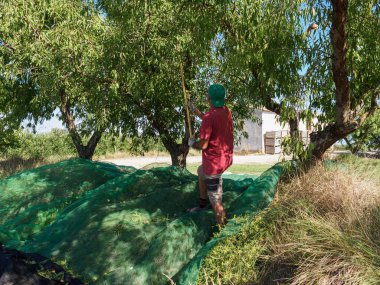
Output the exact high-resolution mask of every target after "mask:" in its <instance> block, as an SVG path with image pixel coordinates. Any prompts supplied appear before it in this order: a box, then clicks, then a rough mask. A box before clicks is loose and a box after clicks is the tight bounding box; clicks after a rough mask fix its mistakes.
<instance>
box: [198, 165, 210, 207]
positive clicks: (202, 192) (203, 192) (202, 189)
mask: <svg viewBox="0 0 380 285" xmlns="http://www.w3.org/2000/svg"><path fill="white" fill-rule="evenodd" d="M201 169H202V165H201V166H199V167H198V171H197V172H198V185H199V198H201V199H205V200H207V199H208V196H207V185H206V182H205V181H204V180H203V179H202V175H203V174H202V173H201Z"/></svg>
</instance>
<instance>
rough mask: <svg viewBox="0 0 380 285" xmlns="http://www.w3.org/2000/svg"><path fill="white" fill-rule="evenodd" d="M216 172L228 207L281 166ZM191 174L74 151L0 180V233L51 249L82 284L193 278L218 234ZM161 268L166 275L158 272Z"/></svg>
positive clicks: (239, 210)
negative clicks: (259, 171)
mask: <svg viewBox="0 0 380 285" xmlns="http://www.w3.org/2000/svg"><path fill="white" fill-rule="evenodd" d="M281 169H282V168H281V166H275V167H273V168H271V169H270V170H268V171H267V172H265V173H264V174H263V175H262V176H260V178H258V179H256V177H252V176H250V177H248V176H241V175H226V176H224V177H223V189H224V192H225V194H224V196H223V201H224V204H225V207H226V210H227V212H228V213H229V216H230V217H233V216H234V215H236V216H238V215H242V214H245V213H249V214H254V213H256V212H257V211H258V210H260V209H261V208H262V207H265V206H266V205H267V204H268V203H269V202H270V200H271V199H272V197H273V194H274V188H275V185H276V184H277V181H278V177H279V175H280V173H281ZM196 188H197V177H196V176H195V175H193V174H191V173H190V172H188V171H186V170H181V169H178V168H175V167H158V168H152V169H148V170H138V169H135V168H132V167H118V166H116V165H112V164H106V163H99V162H90V161H87V160H81V159H74V160H68V161H64V162H60V163H57V164H53V165H49V166H44V167H41V168H36V169H34V170H30V171H26V172H23V173H20V174H17V175H14V176H11V177H8V178H6V179H3V180H0V242H2V243H4V244H5V245H6V246H7V247H13V248H17V249H19V250H22V251H25V252H37V253H39V254H42V255H44V256H46V257H49V258H52V259H53V260H54V261H56V262H58V263H59V264H63V265H65V266H67V267H68V268H70V269H71V270H72V272H73V273H74V274H75V275H76V276H79V277H80V278H81V279H83V280H85V281H88V282H89V283H90V284H166V283H167V282H168V279H167V277H166V276H168V277H173V278H174V279H175V280H176V281H177V284H195V282H196V279H197V276H198V273H199V269H200V266H201V263H202V260H203V258H204V257H205V256H206V255H207V253H208V251H209V250H210V249H211V248H212V247H213V245H214V244H215V243H216V242H218V240H220V239H221V238H223V236H228V235H230V234H234V233H237V232H238V230H239V224H238V223H236V222H235V220H234V219H231V220H230V222H229V223H228V225H227V226H226V227H225V229H224V230H223V234H222V235H219V236H218V238H217V239H215V238H214V239H211V237H212V235H213V232H214V231H215V230H216V228H215V227H214V224H215V220H214V217H213V213H212V211H211V209H209V210H208V211H203V212H199V213H186V209H187V208H189V207H192V206H194V205H195V204H196V202H197V199H198V198H197V196H198V194H197V189H196ZM165 275H166V276H165Z"/></svg>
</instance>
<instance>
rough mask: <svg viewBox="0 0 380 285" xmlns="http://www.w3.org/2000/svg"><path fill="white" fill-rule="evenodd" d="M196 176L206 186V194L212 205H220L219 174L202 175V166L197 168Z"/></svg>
mask: <svg viewBox="0 0 380 285" xmlns="http://www.w3.org/2000/svg"><path fill="white" fill-rule="evenodd" d="M198 174H199V176H200V177H201V179H202V180H203V181H205V182H206V185H207V194H208V198H209V200H210V203H211V204H212V205H214V204H216V203H222V196H223V179H222V173H221V174H213V175H206V174H204V173H203V167H202V165H201V166H199V168H198Z"/></svg>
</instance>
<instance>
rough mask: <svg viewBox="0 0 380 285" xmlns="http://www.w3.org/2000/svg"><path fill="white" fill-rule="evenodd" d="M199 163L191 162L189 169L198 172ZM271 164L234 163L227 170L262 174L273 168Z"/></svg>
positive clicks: (237, 172)
mask: <svg viewBox="0 0 380 285" xmlns="http://www.w3.org/2000/svg"><path fill="white" fill-rule="evenodd" d="M198 166H199V163H191V164H188V165H187V167H186V168H187V170H189V171H190V172H191V173H194V174H197V169H198ZM271 167H272V165H270V164H260V163H251V164H233V165H231V167H230V168H228V169H227V171H226V172H231V173H232V174H253V175H260V174H261V173H263V172H264V171H265V170H267V169H269V168H271Z"/></svg>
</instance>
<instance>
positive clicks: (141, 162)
mask: <svg viewBox="0 0 380 285" xmlns="http://www.w3.org/2000/svg"><path fill="white" fill-rule="evenodd" d="M283 158H284V156H283V155H282V154H273V155H272V154H248V155H234V158H233V160H234V162H233V163H234V164H255V163H258V164H269V165H273V164H276V163H277V162H279V161H281V160H282V159H283ZM101 161H103V162H111V163H114V164H116V165H127V166H133V167H136V168H142V167H144V166H146V165H149V164H153V163H167V164H171V159H170V156H149V157H148V156H146V157H145V156H132V157H125V158H115V159H104V160H101ZM201 161H202V156H200V155H197V156H188V157H187V163H188V164H193V163H194V164H197V163H199V164H201Z"/></svg>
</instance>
